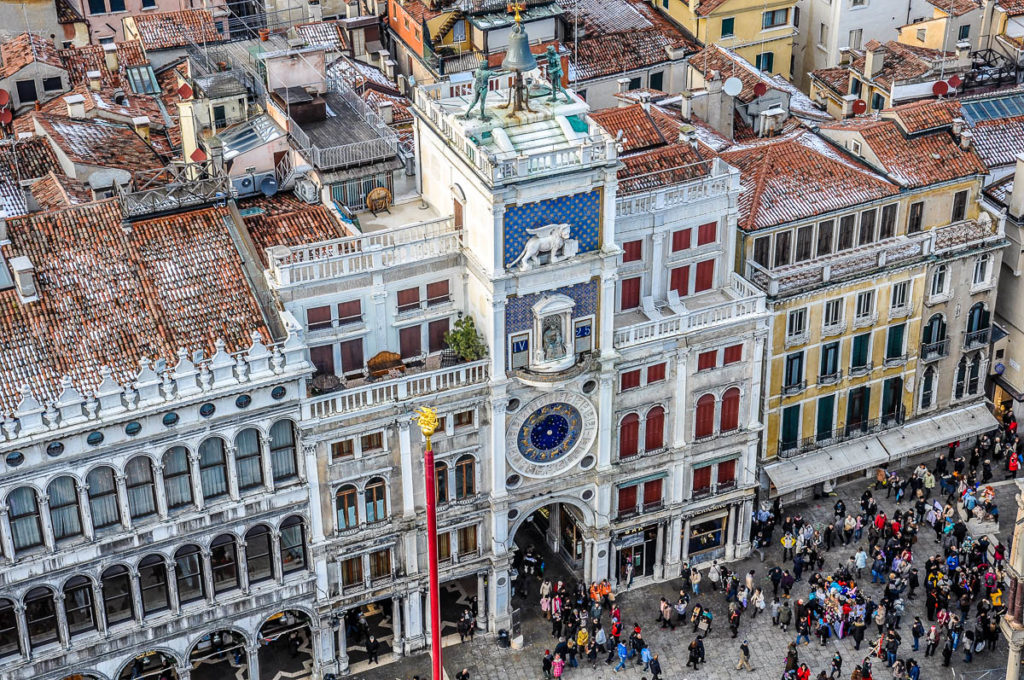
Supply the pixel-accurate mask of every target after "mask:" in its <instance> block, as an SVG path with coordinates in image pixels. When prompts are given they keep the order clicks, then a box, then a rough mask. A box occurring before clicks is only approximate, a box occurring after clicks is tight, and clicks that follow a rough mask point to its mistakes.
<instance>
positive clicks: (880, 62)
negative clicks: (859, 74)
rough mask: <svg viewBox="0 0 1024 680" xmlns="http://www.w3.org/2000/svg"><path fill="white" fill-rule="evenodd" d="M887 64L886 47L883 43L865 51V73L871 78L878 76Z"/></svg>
mask: <svg viewBox="0 0 1024 680" xmlns="http://www.w3.org/2000/svg"><path fill="white" fill-rule="evenodd" d="M884 65H885V48H884V47H882V46H881V45H879V46H877V47H875V48H874V49H869V50H867V51H866V52H865V53H864V75H866V76H867V77H869V78H874V77H875V76H877V75H878V74H879V73H880V72H881V70H882V67H883V66H884Z"/></svg>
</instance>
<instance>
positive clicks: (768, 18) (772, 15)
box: [761, 9, 789, 28]
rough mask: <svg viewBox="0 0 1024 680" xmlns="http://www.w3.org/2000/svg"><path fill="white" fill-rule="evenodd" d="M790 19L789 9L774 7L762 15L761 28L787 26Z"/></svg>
mask: <svg viewBox="0 0 1024 680" xmlns="http://www.w3.org/2000/svg"><path fill="white" fill-rule="evenodd" d="M788 21H789V10H788V9H772V10H768V11H767V12H765V13H764V14H762V15H761V28H775V27H776V26H785V25H786V23H787V22H788Z"/></svg>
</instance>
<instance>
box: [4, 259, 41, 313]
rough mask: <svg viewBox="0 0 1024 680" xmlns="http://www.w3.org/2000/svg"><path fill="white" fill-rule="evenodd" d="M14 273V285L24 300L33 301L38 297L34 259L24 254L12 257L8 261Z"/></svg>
mask: <svg viewBox="0 0 1024 680" xmlns="http://www.w3.org/2000/svg"><path fill="white" fill-rule="evenodd" d="M7 264H8V265H10V267H11V273H12V274H14V287H15V288H16V289H17V290H18V297H20V298H21V301H22V302H32V301H33V300H36V299H38V296H37V291H36V268H35V267H34V266H32V260H30V259H28V258H27V257H25V256H24V255H18V256H17V257H12V258H11V259H10V260H8V262H7Z"/></svg>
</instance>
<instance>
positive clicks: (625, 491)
mask: <svg viewBox="0 0 1024 680" xmlns="http://www.w3.org/2000/svg"><path fill="white" fill-rule="evenodd" d="M635 510H636V487H635V486H620V487H619V514H620V515H626V514H629V513H631V512H634V511H635Z"/></svg>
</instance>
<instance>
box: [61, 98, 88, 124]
mask: <svg viewBox="0 0 1024 680" xmlns="http://www.w3.org/2000/svg"><path fill="white" fill-rule="evenodd" d="M64 103H65V104H67V105H68V118H76V119H79V120H80V119H82V118H85V97H83V96H82V95H80V94H69V95H68V96H67V97H64Z"/></svg>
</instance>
